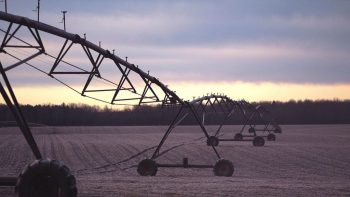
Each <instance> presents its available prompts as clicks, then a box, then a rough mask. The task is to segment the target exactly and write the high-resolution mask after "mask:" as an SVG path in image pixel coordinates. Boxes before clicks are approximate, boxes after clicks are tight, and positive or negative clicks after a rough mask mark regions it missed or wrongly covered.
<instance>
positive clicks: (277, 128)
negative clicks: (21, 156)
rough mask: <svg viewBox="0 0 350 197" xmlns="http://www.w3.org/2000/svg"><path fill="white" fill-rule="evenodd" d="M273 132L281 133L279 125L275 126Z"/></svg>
mask: <svg viewBox="0 0 350 197" xmlns="http://www.w3.org/2000/svg"><path fill="white" fill-rule="evenodd" d="M274 132H275V133H282V128H281V127H280V126H279V125H277V126H275V131H274Z"/></svg>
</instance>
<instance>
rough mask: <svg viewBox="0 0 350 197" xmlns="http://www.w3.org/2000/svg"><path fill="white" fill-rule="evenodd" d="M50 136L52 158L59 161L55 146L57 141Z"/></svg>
mask: <svg viewBox="0 0 350 197" xmlns="http://www.w3.org/2000/svg"><path fill="white" fill-rule="evenodd" d="M47 136H48V139H49V143H50V151H48V152H50V153H51V154H50V158H53V159H57V154H56V152H57V151H56V149H55V144H56V141H55V139H54V136H53V135H51V134H49V135H47Z"/></svg>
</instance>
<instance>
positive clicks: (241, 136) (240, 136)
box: [234, 133, 243, 141]
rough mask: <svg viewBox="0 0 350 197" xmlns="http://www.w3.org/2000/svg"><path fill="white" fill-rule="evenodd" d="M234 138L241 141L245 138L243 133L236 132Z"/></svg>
mask: <svg viewBox="0 0 350 197" xmlns="http://www.w3.org/2000/svg"><path fill="white" fill-rule="evenodd" d="M234 139H235V140H238V141H241V140H243V135H242V134H241V133H236V135H235V137H234Z"/></svg>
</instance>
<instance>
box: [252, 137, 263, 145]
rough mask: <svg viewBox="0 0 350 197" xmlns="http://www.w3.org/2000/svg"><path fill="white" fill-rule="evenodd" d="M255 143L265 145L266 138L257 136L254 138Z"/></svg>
mask: <svg viewBox="0 0 350 197" xmlns="http://www.w3.org/2000/svg"><path fill="white" fill-rule="evenodd" d="M253 145H254V146H264V145H265V140H264V138H263V137H261V136H256V137H255V138H254V139H253Z"/></svg>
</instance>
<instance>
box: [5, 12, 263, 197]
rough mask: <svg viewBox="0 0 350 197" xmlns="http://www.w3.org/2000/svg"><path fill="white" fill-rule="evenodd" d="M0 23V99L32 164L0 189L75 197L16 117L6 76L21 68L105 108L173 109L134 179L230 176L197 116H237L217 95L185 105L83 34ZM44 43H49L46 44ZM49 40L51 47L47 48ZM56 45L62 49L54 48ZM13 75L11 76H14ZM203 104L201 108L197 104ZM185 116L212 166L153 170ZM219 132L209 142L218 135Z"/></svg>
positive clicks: (13, 20) (8, 18) (11, 20)
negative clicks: (191, 172)
mask: <svg viewBox="0 0 350 197" xmlns="http://www.w3.org/2000/svg"><path fill="white" fill-rule="evenodd" d="M0 22H1V23H4V25H5V26H1V27H0V34H1V35H2V36H3V39H2V43H1V46H0V55H1V62H0V72H1V76H2V81H0V93H1V95H2V97H3V99H4V101H5V103H6V104H7V106H8V107H9V109H10V111H11V113H12V114H13V116H14V118H15V120H16V122H17V124H18V126H19V128H20V131H21V132H22V134H23V136H24V137H25V139H26V142H27V143H28V145H29V147H30V149H31V150H32V152H33V154H34V156H35V158H36V160H35V161H34V162H33V163H32V164H29V165H27V166H26V167H25V168H24V170H23V171H22V172H21V173H20V175H19V177H2V178H0V185H8V186H16V187H15V188H16V191H17V192H18V195H19V196H36V197H37V196H52V197H55V196H59V197H66V196H67V197H68V196H76V195H77V188H76V182H75V177H74V176H73V175H72V174H71V172H70V170H69V168H68V167H67V166H65V165H64V164H63V163H62V162H60V161H58V160H51V159H46V158H43V155H42V154H41V152H40V150H39V148H38V145H37V143H36V141H35V139H34V137H33V135H32V132H31V130H30V127H29V126H28V123H27V121H26V119H25V117H24V115H23V113H22V111H21V108H20V105H19V102H18V101H17V99H16V96H15V93H14V91H13V89H12V87H11V83H10V80H9V77H8V75H7V73H8V72H12V71H15V70H17V69H20V68H21V69H23V67H20V65H27V66H29V67H30V68H32V69H34V70H37V71H39V72H41V73H43V74H45V75H47V76H49V77H50V78H52V79H54V80H56V81H57V82H59V83H61V84H63V85H64V86H67V87H68V88H70V89H71V90H73V91H75V92H77V93H78V94H80V95H81V96H84V97H88V98H91V99H95V100H98V101H101V102H104V103H108V104H111V105H141V104H148V103H158V104H162V105H165V106H167V105H175V106H179V111H178V113H177V115H176V117H175V118H174V120H173V121H172V123H171V124H170V126H169V128H168V129H167V131H166V132H165V134H164V137H163V138H162V139H161V141H160V143H159V145H158V147H157V148H156V150H155V152H154V153H153V155H152V157H151V158H149V159H144V160H142V161H141V162H140V163H139V164H138V167H137V171H138V173H139V174H140V175H143V176H154V175H156V172H157V169H158V167H186V168H191V167H192V168H213V171H214V174H215V175H217V176H232V174H233V171H234V167H233V164H232V162H231V161H229V160H226V159H223V158H221V157H220V155H219V153H218V151H217V150H216V148H215V146H216V145H215V143H212V142H211V139H212V137H213V136H210V135H209V133H208V131H207V129H206V128H205V126H204V119H203V120H201V115H200V114H201V112H209V111H210V110H209V109H208V108H209V106H210V107H211V108H212V110H214V111H216V110H218V109H219V108H220V109H221V110H222V112H224V113H226V114H227V116H231V114H232V113H233V109H236V107H237V106H238V107H239V108H240V110H241V111H242V110H243V109H241V107H242V106H241V104H239V103H238V102H235V101H232V100H231V99H229V98H228V97H226V96H219V95H211V96H208V97H203V98H202V99H195V100H193V101H191V102H189V101H184V100H182V99H180V97H179V96H178V95H177V94H176V93H175V92H174V91H171V90H170V89H169V88H168V86H166V85H165V84H163V83H162V82H160V80H159V79H158V78H155V77H153V76H151V75H150V74H149V72H144V71H143V70H141V69H140V68H139V66H137V65H134V64H131V63H129V62H128V61H127V58H126V59H125V60H123V59H122V58H120V57H118V56H117V55H115V54H114V50H113V52H110V51H109V50H105V49H103V48H101V46H100V44H99V45H96V44H94V43H92V42H89V41H88V40H87V39H86V35H85V34H84V36H83V37H81V36H79V35H78V34H71V33H68V32H66V31H65V30H61V29H58V28H56V27H53V26H50V25H48V24H45V23H42V22H39V21H34V20H31V19H28V18H26V17H22V16H16V15H12V14H8V13H5V12H0ZM2 25H3V24H2ZM48 37H49V38H50V39H48V40H49V41H46V40H45V39H46V38H48ZM52 40H54V42H50V41H52ZM57 43H62V44H61V45H60V46H57V45H58V44H57ZM78 51H80V52H81V53H82V54H83V55H84V56H83V57H86V58H85V60H86V61H85V62H83V63H82V62H79V61H77V60H76V59H74V57H73V58H72V57H71V56H69V54H76V53H77V52H78ZM19 67H20V68H19ZM27 68H28V67H27ZM18 72H19V71H18V70H17V72H14V73H18ZM22 72H23V71H22ZM72 76H73V77H72ZM79 77H80V78H81V79H83V83H78V82H77V78H79ZM77 84H80V86H79V85H77ZM204 101H206V102H207V103H203V102H204ZM208 103H209V104H208ZM245 104H246V103H245ZM247 106H249V105H248V104H247ZM255 111H257V110H255ZM190 114H191V115H193V117H194V118H195V120H196V122H197V124H198V125H199V126H200V128H201V130H202V132H203V134H204V137H205V138H206V139H207V141H208V145H209V146H211V147H212V149H213V151H214V152H215V154H216V156H217V158H218V160H217V162H216V163H215V165H190V164H188V160H187V158H184V160H183V164H157V163H156V162H155V159H156V158H157V157H158V156H159V151H160V149H161V147H162V146H163V144H164V142H165V141H166V139H167V137H168V136H169V134H170V133H171V131H172V130H173V129H174V128H175V127H176V126H177V125H178V124H180V122H181V121H182V120H183V119H184V118H185V117H186V116H188V115H190ZM255 114H260V113H257V112H256V113H255V112H251V115H250V116H251V117H253V116H255ZM203 117H204V116H203ZM248 119H249V118H248ZM251 119H252V118H251ZM224 120H225V119H224ZM268 124H269V125H270V123H268ZM248 125H249V127H250V128H254V129H255V130H254V132H255V131H257V128H256V125H251V124H248ZM221 127H222V124H221V125H220V128H221ZM220 128H219V129H218V131H217V133H216V135H215V137H216V136H217V135H218V134H219V131H220ZM266 128H269V127H266ZM266 128H265V129H264V130H266ZM241 133H242V132H241ZM209 142H210V143H209Z"/></svg>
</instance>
